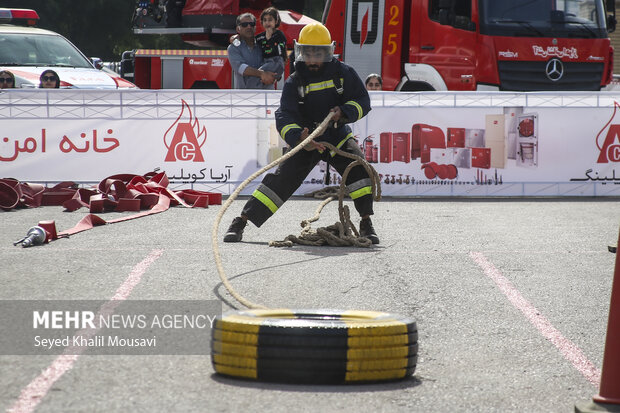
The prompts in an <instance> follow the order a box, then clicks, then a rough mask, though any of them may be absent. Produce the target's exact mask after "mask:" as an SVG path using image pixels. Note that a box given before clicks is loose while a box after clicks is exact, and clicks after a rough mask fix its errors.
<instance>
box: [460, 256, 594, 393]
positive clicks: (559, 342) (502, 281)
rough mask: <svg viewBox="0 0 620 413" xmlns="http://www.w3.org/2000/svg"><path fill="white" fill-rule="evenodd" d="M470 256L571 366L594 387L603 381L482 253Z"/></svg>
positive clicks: (583, 356)
mask: <svg viewBox="0 0 620 413" xmlns="http://www.w3.org/2000/svg"><path fill="white" fill-rule="evenodd" d="M469 256H470V257H471V258H472V259H473V260H474V262H475V263H476V264H478V266H480V268H482V270H483V271H484V273H485V274H486V275H487V276H488V277H489V278H490V279H491V280H493V281H494V282H495V284H496V285H497V287H498V288H499V289H500V291H501V292H503V293H504V295H506V297H507V298H508V300H509V301H510V302H511V303H512V305H514V306H515V307H516V308H517V309H519V310H520V311H521V312H522V313H523V314H524V315H525V317H526V318H527V319H528V320H529V321H530V322H531V323H532V324H533V325H534V327H536V328H537V329H538V331H540V333H541V334H542V335H543V337H545V338H546V339H547V340H549V341H550V342H552V343H553V345H555V346H556V347H557V348H558V350H560V353H562V355H563V356H564V357H565V358H566V359H567V360H568V361H570V362H571V364H572V365H573V366H574V367H575V368H576V369H577V370H578V371H579V372H580V373H581V374H583V376H584V377H585V378H586V379H587V380H588V381H589V382H590V383H592V384H593V385H594V386H598V385H599V382H600V381H601V372H600V371H599V370H598V369H597V368H596V367H595V366H594V364H592V362H591V361H590V360H588V358H587V357H586V356H585V354H583V352H582V351H581V349H580V348H579V347H577V345H576V344H575V343H573V342H572V341H570V340H569V339H567V338H566V337H564V336H563V335H562V333H561V332H560V331H558V330H557V329H556V328H555V327H553V325H552V324H551V322H550V321H549V320H547V318H546V317H545V316H543V315H542V314H541V313H540V311H538V310H537V309H536V307H534V306H533V305H532V304H530V303H529V301H527V299H526V298H525V297H523V296H522V295H521V293H520V292H519V290H517V289H516V288H515V286H514V285H512V283H511V282H510V281H509V280H508V279H507V278H506V277H504V275H502V272H501V271H500V270H498V269H497V268H496V267H495V266H494V265H493V264H492V263H491V262H490V261H489V260H487V259H486V257H485V256H484V254H482V253H481V252H470V253H469Z"/></svg>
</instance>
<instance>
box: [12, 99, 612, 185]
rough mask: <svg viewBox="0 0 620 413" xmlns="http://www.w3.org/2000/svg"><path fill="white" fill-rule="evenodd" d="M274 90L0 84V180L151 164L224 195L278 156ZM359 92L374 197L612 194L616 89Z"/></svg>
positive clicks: (79, 176)
mask: <svg viewBox="0 0 620 413" xmlns="http://www.w3.org/2000/svg"><path fill="white" fill-rule="evenodd" d="M279 93H280V92H278V91H238V90H235V91H187V92H186V91H173V92H170V91H155V90H153V91H135V92H133V93H132V92H131V91H128V92H101V91H52V92H44V91H38V90H32V91H22V90H20V91H15V92H13V91H11V92H8V93H0V177H12V178H16V179H18V180H20V181H29V182H50V183H52V182H60V181H76V182H98V181H99V180H100V179H102V178H103V177H106V176H110V175H113V174H118V173H136V174H141V173H145V172H148V171H153V170H158V171H165V172H166V174H167V175H168V176H169V178H170V181H171V184H172V185H174V186H175V187H179V188H182V187H188V188H189V187H192V188H196V189H205V190H211V191H219V192H223V193H227V194H229V193H231V192H232V191H233V190H234V189H235V187H236V186H237V185H238V184H239V183H241V182H242V181H243V180H245V179H246V178H247V177H248V176H250V175H251V174H252V173H254V172H255V171H256V170H258V169H259V168H261V167H262V166H264V165H267V164H268V163H269V162H271V161H273V160H275V159H277V158H278V157H279V156H281V155H282V153H283V149H284V144H283V141H282V139H281V138H280V137H279V135H278V133H277V130H276V128H275V121H274V112H275V110H276V109H277V107H278V104H279ZM371 98H372V107H373V110H372V111H371V112H370V113H369V115H368V116H366V117H365V118H363V119H362V120H360V121H358V122H356V123H354V124H352V129H353V133H354V135H355V138H356V139H357V142H358V144H359V146H360V149H361V151H362V153H363V154H364V158H365V159H366V160H367V161H369V162H370V163H371V164H372V165H373V166H374V167H375V169H376V170H377V171H378V172H379V174H380V176H381V182H382V193H383V195H386V196H390V195H391V196H610V195H613V196H617V195H620V169H619V170H616V169H618V168H617V166H618V165H620V110H619V109H620V95H614V94H613V93H599V94H526V93H523V94H514V93H512V94H503V93H495V94H481V93H476V94H468V93H428V94H415V93H398V92H373V93H372V94H371ZM326 167H327V166H326V164H325V163H323V162H321V163H319V164H318V165H317V167H316V168H315V169H314V170H313V171H312V172H311V173H310V174H309V175H308V177H307V178H306V180H305V181H304V183H303V184H302V186H301V187H300V188H299V190H298V191H297V194H304V193H307V192H310V191H313V190H316V189H319V188H322V187H324V186H326V185H337V184H339V181H340V177H339V176H338V174H337V173H336V172H335V171H333V170H330V173H329V174H328V173H326V172H327V171H326ZM259 182H260V178H259V179H257V180H256V182H254V183H253V185H250V186H248V188H247V189H246V191H245V193H246V194H247V193H251V192H252V191H253V188H254V187H255V186H256V185H257V184H258V183H259Z"/></svg>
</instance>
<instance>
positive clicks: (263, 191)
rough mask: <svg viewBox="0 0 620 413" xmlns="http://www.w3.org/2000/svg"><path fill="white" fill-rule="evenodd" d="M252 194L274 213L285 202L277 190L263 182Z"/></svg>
mask: <svg viewBox="0 0 620 413" xmlns="http://www.w3.org/2000/svg"><path fill="white" fill-rule="evenodd" d="M252 196H253V197H254V198H256V199H258V200H259V201H260V202H262V203H263V204H264V205H265V206H266V207H267V208H269V210H270V211H271V213H272V214H275V213H276V211H277V210H278V208H280V207H281V206H282V205H283V204H284V202H283V201H282V199H280V197H279V196H278V195H276V193H275V192H273V191H272V190H271V189H269V187H267V186H265V185H263V184H260V185H259V186H258V188H256V190H255V191H254V193H252Z"/></svg>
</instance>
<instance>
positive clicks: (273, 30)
mask: <svg viewBox="0 0 620 413" xmlns="http://www.w3.org/2000/svg"><path fill="white" fill-rule="evenodd" d="M260 22H261V24H262V25H263V28H264V29H265V31H264V32H263V33H259V34H257V35H256V43H257V44H258V45H259V46H260V48H261V49H262V51H263V58H264V60H265V63H263V65H262V66H261V67H260V69H262V70H265V71H270V72H276V73H277V74H278V76H277V77H276V79H277V80H280V79H281V78H282V73H284V62H285V61H286V36H284V33H282V31H280V30H278V27H279V26H280V15H279V14H278V10H277V9H276V8H275V7H268V8H266V9H265V10H263V12H262V13H261V15H260Z"/></svg>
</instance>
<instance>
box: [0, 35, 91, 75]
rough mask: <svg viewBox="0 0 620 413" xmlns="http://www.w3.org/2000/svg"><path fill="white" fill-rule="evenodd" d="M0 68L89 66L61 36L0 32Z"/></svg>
mask: <svg viewBox="0 0 620 413" xmlns="http://www.w3.org/2000/svg"><path fill="white" fill-rule="evenodd" d="M0 66H64V67H80V68H92V67H93V66H92V65H91V64H90V61H89V60H88V59H86V58H85V57H84V55H82V54H81V53H80V52H79V51H78V50H77V49H76V48H75V47H74V46H73V45H72V44H71V43H69V42H68V41H67V40H65V39H64V38H63V37H61V36H53V35H44V34H24V33H0Z"/></svg>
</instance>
